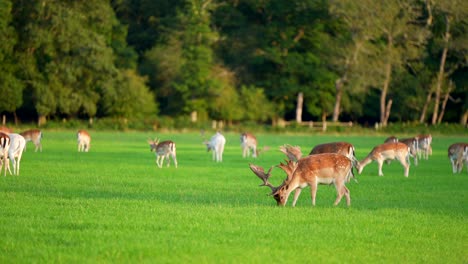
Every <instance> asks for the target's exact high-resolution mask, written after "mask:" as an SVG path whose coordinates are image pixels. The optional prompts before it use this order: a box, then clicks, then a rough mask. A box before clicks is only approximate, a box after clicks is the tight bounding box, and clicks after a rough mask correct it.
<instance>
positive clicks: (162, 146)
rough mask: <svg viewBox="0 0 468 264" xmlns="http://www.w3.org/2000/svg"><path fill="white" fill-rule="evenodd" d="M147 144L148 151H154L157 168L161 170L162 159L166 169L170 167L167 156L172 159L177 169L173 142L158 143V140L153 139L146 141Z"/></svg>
mask: <svg viewBox="0 0 468 264" xmlns="http://www.w3.org/2000/svg"><path fill="white" fill-rule="evenodd" d="M148 144H149V145H150V151H151V152H153V151H154V153H155V154H156V164H157V165H158V167H159V168H162V166H163V163H164V159H166V162H167V167H169V166H170V163H171V160H170V159H169V156H171V157H172V160H173V161H174V164H175V167H176V168H177V157H176V156H177V155H176V144H175V143H174V142H173V141H170V140H166V141H163V142H159V139H157V138H155V139H154V140H151V139H148Z"/></svg>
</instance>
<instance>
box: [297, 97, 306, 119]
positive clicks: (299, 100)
mask: <svg viewBox="0 0 468 264" xmlns="http://www.w3.org/2000/svg"><path fill="white" fill-rule="evenodd" d="M303 103H304V94H303V93H302V92H300V93H298V94H297V105H296V122H297V123H302V105H303Z"/></svg>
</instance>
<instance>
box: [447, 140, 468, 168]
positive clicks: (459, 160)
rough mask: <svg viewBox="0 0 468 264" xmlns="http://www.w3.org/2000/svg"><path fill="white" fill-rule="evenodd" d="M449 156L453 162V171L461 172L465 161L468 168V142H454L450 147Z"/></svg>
mask: <svg viewBox="0 0 468 264" xmlns="http://www.w3.org/2000/svg"><path fill="white" fill-rule="evenodd" d="M448 158H449V159H450V163H451V164H452V172H453V173H460V172H461V171H462V170H463V163H465V164H466V166H467V168H468V143H454V144H452V145H450V146H449V148H448Z"/></svg>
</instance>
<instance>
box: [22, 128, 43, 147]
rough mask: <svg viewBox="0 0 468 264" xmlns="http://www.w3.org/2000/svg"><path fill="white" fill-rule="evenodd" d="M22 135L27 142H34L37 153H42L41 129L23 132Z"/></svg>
mask: <svg viewBox="0 0 468 264" xmlns="http://www.w3.org/2000/svg"><path fill="white" fill-rule="evenodd" d="M20 135H22V136H23V137H24V139H25V140H26V142H28V141H32V143H33V144H34V146H35V147H36V148H35V150H34V151H35V152H37V150H39V151H40V152H42V144H41V140H42V132H41V130H39V129H30V130H26V131H24V132H21V133H20ZM24 150H25V151H26V147H25V148H24Z"/></svg>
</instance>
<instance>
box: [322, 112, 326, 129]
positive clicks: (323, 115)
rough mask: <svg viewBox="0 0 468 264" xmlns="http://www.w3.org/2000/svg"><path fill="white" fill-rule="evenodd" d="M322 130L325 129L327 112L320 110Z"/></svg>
mask: <svg viewBox="0 0 468 264" xmlns="http://www.w3.org/2000/svg"><path fill="white" fill-rule="evenodd" d="M322 131H323V132H325V131H327V113H326V112H325V111H323V112H322Z"/></svg>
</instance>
